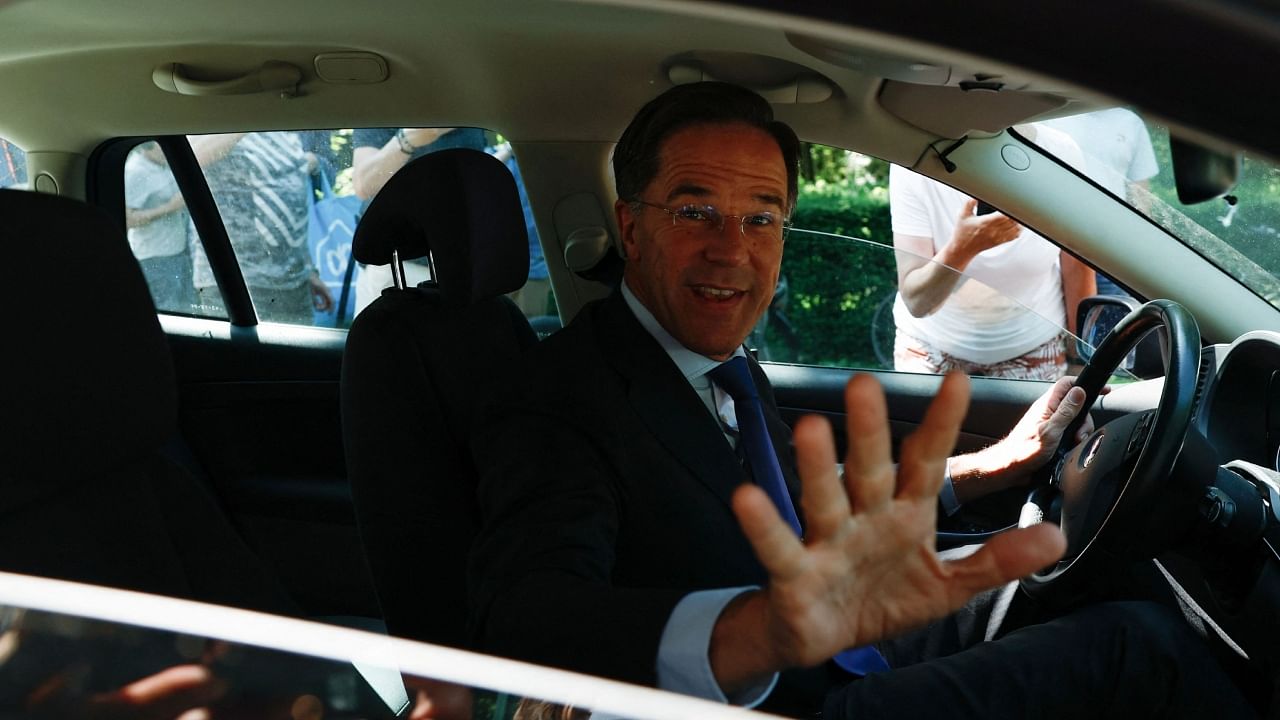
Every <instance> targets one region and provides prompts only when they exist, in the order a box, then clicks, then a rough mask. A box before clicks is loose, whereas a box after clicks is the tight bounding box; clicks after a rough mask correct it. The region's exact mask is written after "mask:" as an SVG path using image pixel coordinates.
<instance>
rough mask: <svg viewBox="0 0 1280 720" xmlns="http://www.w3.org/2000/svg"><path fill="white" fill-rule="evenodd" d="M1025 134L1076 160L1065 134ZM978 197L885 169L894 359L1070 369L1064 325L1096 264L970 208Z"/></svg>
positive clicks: (914, 365) (902, 366)
mask: <svg viewBox="0 0 1280 720" xmlns="http://www.w3.org/2000/svg"><path fill="white" fill-rule="evenodd" d="M1023 132H1024V134H1027V135H1028V136H1030V135H1032V134H1034V135H1035V137H1034V138H1031V139H1033V140H1034V141H1035V142H1036V143H1038V144H1040V145H1041V146H1042V147H1044V148H1045V149H1046V150H1049V151H1050V152H1052V153H1054V154H1055V155H1056V156H1058V157H1060V158H1063V159H1064V160H1066V161H1067V162H1069V163H1072V164H1074V165H1077V166H1079V165H1081V164H1082V162H1083V160H1082V158H1081V156H1080V153H1079V149H1078V148H1077V147H1076V146H1075V144H1074V143H1073V142H1072V140H1071V138H1069V137H1067V136H1066V135H1064V134H1063V133H1060V132H1057V131H1055V130H1051V129H1044V128H1034V129H1033V128H1024V129H1023ZM976 206H977V201H976V200H974V199H972V198H970V197H968V196H967V195H965V194H963V193H961V192H960V191H958V190H955V189H954V188H951V187H948V186H946V185H943V184H942V183H939V182H937V181H936V180H932V179H930V178H927V177H925V176H923V175H918V174H916V173H914V172H911V171H910V170H907V169H905V168H901V167H897V166H893V167H892V168H891V169H890V172H889V209H890V213H891V216H892V222H893V244H894V248H895V250H897V251H898V252H897V253H896V258H897V265H898V288H899V293H898V297H897V298H896V299H895V301H894V309H893V317H894V322H895V324H896V325H897V334H896V338H895V342H894V368H895V369H897V370H904V371H908V372H924V373H945V372H948V371H950V370H957V369H958V370H962V371H964V372H966V373H969V374H972V375H984V376H987V377H1007V378H1021V379H1050V380H1051V379H1055V378H1057V377H1060V376H1062V375H1063V374H1065V372H1066V367H1067V365H1066V354H1065V351H1064V348H1063V343H1062V336H1061V331H1062V328H1064V327H1065V328H1067V329H1068V330H1069V331H1072V332H1074V327H1072V326H1073V324H1074V316H1075V308H1076V305H1077V304H1078V303H1079V301H1080V299H1081V298H1084V297H1088V296H1089V295H1093V294H1094V293H1095V292H1096V287H1095V281H1094V273H1093V270H1092V269H1090V268H1089V267H1088V266H1086V265H1084V264H1083V263H1081V262H1079V261H1078V260H1076V259H1075V258H1073V257H1072V256H1070V255H1069V254H1067V253H1064V252H1062V251H1061V250H1059V249H1058V247H1056V246H1055V245H1053V244H1052V243H1050V242H1048V241H1047V240H1045V239H1044V238H1042V237H1040V236H1039V235H1037V234H1035V233H1033V232H1031V231H1030V230H1027V229H1026V228H1023V227H1022V226H1021V225H1019V224H1018V223H1017V222H1015V221H1014V220H1012V219H1011V218H1009V217H1007V216H1005V215H1003V214H1001V213H998V212H993V213H990V214H987V215H976V214H975V209H976Z"/></svg>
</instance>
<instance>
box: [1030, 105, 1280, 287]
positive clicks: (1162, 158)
mask: <svg viewBox="0 0 1280 720" xmlns="http://www.w3.org/2000/svg"><path fill="white" fill-rule="evenodd" d="M1039 124H1041V125H1046V126H1049V127H1054V128H1058V129H1061V130H1064V131H1066V132H1068V133H1070V134H1071V136H1072V138H1073V139H1074V140H1075V141H1076V142H1077V143H1078V144H1079V146H1080V149H1081V150H1082V151H1083V152H1084V154H1085V160H1086V166H1085V171H1086V174H1088V175H1089V176H1090V178H1092V179H1093V180H1094V181H1095V182H1097V183H1098V184H1100V185H1102V186H1103V187H1104V188H1105V189H1107V190H1109V191H1110V192H1112V193H1113V194H1114V195H1115V196H1116V197H1118V198H1120V199H1121V200H1124V201H1126V202H1128V203H1129V204H1130V205H1131V206H1133V207H1134V208H1135V209H1137V210H1139V211H1141V212H1143V213H1144V214H1146V215H1147V216H1148V217H1150V218H1151V219H1152V220H1153V221H1155V222H1157V223H1159V224H1160V225H1161V226H1162V227H1164V228H1165V229H1167V230H1169V232H1170V233H1172V234H1173V235H1174V236H1176V237H1178V238H1179V239H1181V240H1182V241H1183V242H1185V243H1186V244H1188V245H1189V246H1191V247H1192V248H1193V249H1194V250H1196V251H1197V252H1199V253H1200V254H1201V255H1203V256H1204V257H1205V258H1207V259H1208V260H1209V261H1210V262H1212V263H1213V264H1215V265H1217V266H1218V267H1219V268H1221V269H1222V270H1223V271H1225V272H1226V273H1228V274H1229V275H1231V276H1232V277H1234V278H1236V279H1237V280H1238V281H1239V282H1241V283H1243V284H1244V285H1245V286H1247V287H1248V288H1249V289H1250V290H1252V291H1253V292H1254V293H1256V294H1257V295H1259V296H1260V297H1262V298H1263V299H1265V300H1266V301H1267V302H1269V303H1271V304H1272V305H1273V306H1275V307H1278V308H1280V167H1277V166H1276V165H1275V164H1274V163H1271V162H1269V161H1267V160H1264V159H1262V158H1258V157H1254V156H1250V155H1248V154H1245V155H1243V156H1242V162H1241V172H1240V175H1239V182H1238V183H1237V184H1236V187H1235V188H1234V189H1233V190H1232V191H1231V193H1230V195H1228V196H1227V197H1226V198H1222V199H1218V200H1210V201H1208V202H1203V203H1198V204H1195V205H1183V204H1182V203H1181V202H1180V201H1179V200H1178V192H1177V188H1176V186H1175V185H1174V175H1173V163H1172V160H1171V154H1170V152H1169V132H1168V129H1167V128H1165V127H1163V126H1161V125H1159V124H1157V123H1154V122H1152V121H1150V120H1149V119H1146V118H1144V117H1142V116H1141V115H1140V114H1139V113H1136V112H1134V111H1132V110H1129V109H1127V108H1108V109H1103V110H1100V111H1096V112H1090V113H1081V114H1078V115H1072V116H1069V117H1064V118H1058V119H1055V120H1050V121H1046V122H1044V123H1039ZM1045 149H1047V150H1049V151H1050V152H1053V150H1052V149H1050V148H1045Z"/></svg>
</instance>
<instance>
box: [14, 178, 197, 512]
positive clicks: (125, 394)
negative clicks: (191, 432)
mask: <svg viewBox="0 0 1280 720" xmlns="http://www.w3.org/2000/svg"><path fill="white" fill-rule="evenodd" d="M0 247H3V248H4V252H5V256H6V258H5V262H4V263H3V264H2V265H0V267H3V270H0V308H3V311H2V312H3V315H4V322H5V325H6V329H5V356H6V358H7V360H6V362H5V363H4V364H3V368H4V370H3V378H4V379H3V380H0V382H3V384H4V388H5V390H4V392H3V401H0V402H3V406H4V418H5V419H4V422H3V431H2V432H0V476H3V477H6V478H8V479H14V478H33V477H67V478H80V477H85V476H86V475H88V474H90V473H95V472H101V471H104V470H108V469H110V468H112V467H114V466H116V465H117V464H118V463H120V462H123V461H128V460H130V459H132V458H134V457H138V456H142V455H144V454H146V453H147V452H149V451H150V450H152V449H154V448H155V447H157V446H158V445H160V444H162V443H163V442H165V441H166V440H168V439H169V437H170V435H171V434H172V433H173V432H174V430H175V428H176V427H177V386H176V382H175V376H174V370H173V362H172V359H171V358H170V355H169V347H168V344H167V342H166V341H165V337H164V333H163V332H162V331H161V329H160V323H159V321H158V320H157V318H156V310H155V306H154V305H153V304H152V301H151V294H150V292H149V290H148V289H147V283H146V280H145V279H144V278H143V275H142V271H141V269H140V268H139V267H138V262H137V261H136V260H135V259H134V257H133V253H132V252H131V251H130V250H129V243H128V241H126V240H125V237H124V234H123V233H122V232H121V230H120V228H119V227H117V226H116V225H115V224H113V223H112V222H111V221H110V220H109V219H108V218H107V216H106V215H105V214H103V213H102V212H101V211H100V210H98V209H97V208H93V207H90V206H88V205H85V204H84V203H81V202H78V201H75V200H68V199H66V198H61V197H56V196H52V195H45V194H41V193H35V192H26V191H19V190H0ZM8 491H9V490H8V489H7V488H6V489H0V492H8Z"/></svg>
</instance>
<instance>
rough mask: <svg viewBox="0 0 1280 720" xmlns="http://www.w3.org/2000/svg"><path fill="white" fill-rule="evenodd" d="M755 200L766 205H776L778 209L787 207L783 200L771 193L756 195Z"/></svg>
mask: <svg viewBox="0 0 1280 720" xmlns="http://www.w3.org/2000/svg"><path fill="white" fill-rule="evenodd" d="M755 198H756V200H759V201H760V202H762V203H765V204H766V205H777V206H778V207H779V208H785V207H786V206H787V201H786V200H783V199H782V197H781V196H779V195H774V194H773V193H756V195H755Z"/></svg>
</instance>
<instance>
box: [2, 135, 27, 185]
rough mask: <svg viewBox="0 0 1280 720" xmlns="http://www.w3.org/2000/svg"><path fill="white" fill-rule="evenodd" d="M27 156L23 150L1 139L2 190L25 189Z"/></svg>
mask: <svg viewBox="0 0 1280 720" xmlns="http://www.w3.org/2000/svg"><path fill="white" fill-rule="evenodd" d="M26 184H27V155H26V153H24V152H23V151H22V148H20V147H18V146H17V145H15V144H13V143H12V142H10V141H8V140H5V139H4V138H0V188H7V187H25V186H26Z"/></svg>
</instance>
